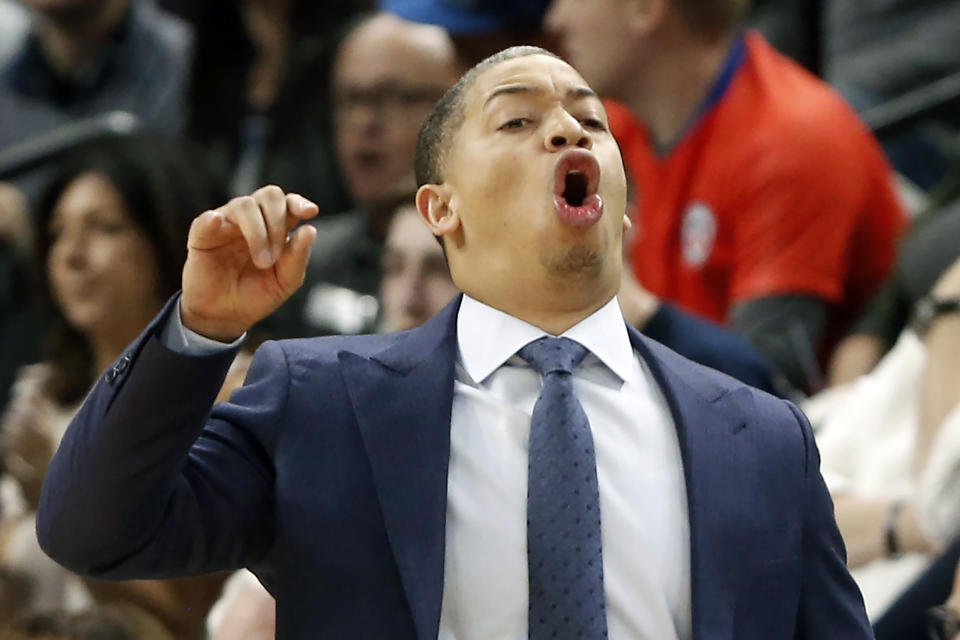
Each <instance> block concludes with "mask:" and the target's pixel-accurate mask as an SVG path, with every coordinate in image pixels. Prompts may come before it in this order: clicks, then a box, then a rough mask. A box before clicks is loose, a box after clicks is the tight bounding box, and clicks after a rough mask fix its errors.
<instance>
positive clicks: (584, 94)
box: [483, 83, 599, 108]
mask: <svg viewBox="0 0 960 640" xmlns="http://www.w3.org/2000/svg"><path fill="white" fill-rule="evenodd" d="M543 92H544V90H543V89H541V88H540V87H534V86H532V85H529V84H519V83H518V84H505V85H503V86H501V87H497V88H496V89H494V90H493V91H491V92H490V95H488V96H487V99H486V100H484V102H483V107H484V108H486V107H487V105H489V104H490V103H491V102H492V101H493V99H494V98H498V97H500V96H503V95H513V94H518V93H543ZM567 98H573V99H576V100H579V99H582V98H598V99H599V96H597V93H596V91H594V90H593V89H591V88H590V87H583V86H579V87H573V88H571V89H569V90H568V91H567Z"/></svg>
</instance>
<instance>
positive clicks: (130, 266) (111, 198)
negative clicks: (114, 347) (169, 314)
mask: <svg viewBox="0 0 960 640" xmlns="http://www.w3.org/2000/svg"><path fill="white" fill-rule="evenodd" d="M49 233H50V239H51V245H50V253H49V255H48V257H47V277H48V278H49V280H50V286H51V289H52V291H53V297H54V301H55V302H56V303H57V305H58V306H59V307H60V310H61V312H62V313H63V315H64V316H65V317H66V319H67V322H69V323H70V324H71V326H73V327H74V328H75V329H77V330H79V331H81V332H82V333H85V334H88V335H89V334H95V333H105V332H120V335H128V334H130V333H131V332H133V334H134V335H135V334H136V332H137V331H139V330H140V329H142V328H143V326H144V325H145V324H146V320H148V319H149V318H150V317H152V316H153V314H155V313H156V312H157V311H159V309H160V306H161V300H160V297H159V295H158V293H157V273H158V269H157V265H156V260H155V258H154V252H153V247H152V246H151V244H150V242H149V241H148V239H147V238H146V236H145V235H144V234H143V233H142V232H141V231H140V230H139V229H138V228H137V227H136V226H135V225H134V224H133V222H132V221H131V219H130V216H129V214H128V213H127V210H126V205H125V204H124V202H123V200H122V199H121V197H120V194H119V193H118V192H117V190H116V189H115V188H114V187H113V185H112V184H111V183H110V182H109V181H108V180H107V179H106V178H104V177H103V176H102V175H100V174H97V173H86V174H83V175H81V176H79V177H78V178H76V179H75V180H74V181H73V182H71V183H70V184H69V185H67V188H66V189H65V190H64V191H63V194H62V195H61V196H60V199H59V200H58V201H57V204H56V206H55V208H54V211H53V215H52V217H51V219H50V228H49ZM128 325H130V326H128ZM133 325H136V326H133Z"/></svg>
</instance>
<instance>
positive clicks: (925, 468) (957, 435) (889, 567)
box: [805, 260, 960, 619]
mask: <svg viewBox="0 0 960 640" xmlns="http://www.w3.org/2000/svg"><path fill="white" fill-rule="evenodd" d="M934 303H935V305H934V306H931V305H933V304H934ZM805 410H806V411H807V413H808V415H809V416H810V418H811V422H812V423H813V425H814V428H815V429H816V430H817V431H816V434H817V444H818V446H819V448H820V454H821V458H822V464H821V470H822V472H823V476H824V480H825V481H826V482H827V486H828V487H829V488H830V491H831V494H832V496H833V498H834V505H835V509H836V514H837V523H838V525H839V527H840V531H841V533H842V534H843V536H844V541H845V543H846V545H847V551H848V563H849V564H850V566H851V567H852V568H854V570H853V572H852V573H853V576H854V578H855V579H856V580H857V583H858V584H859V585H860V588H861V590H862V592H863V595H864V600H865V602H866V605H867V612H868V614H869V615H870V616H871V619H876V617H877V616H878V615H879V614H881V613H882V612H883V611H884V610H885V609H886V607H887V606H888V605H889V604H890V602H891V601H892V600H893V599H894V598H895V597H896V596H897V595H898V594H899V593H900V592H901V591H903V589H904V588H905V587H906V586H907V585H908V584H909V583H910V581H911V580H912V579H913V578H915V577H916V575H917V574H918V573H919V572H920V571H921V570H922V569H923V567H924V566H926V565H927V564H928V563H929V562H930V560H931V558H932V555H933V554H934V553H935V552H936V551H937V550H938V549H939V548H942V547H943V546H945V545H946V544H947V543H948V542H949V541H951V540H953V539H954V538H956V537H957V536H958V535H960V260H957V261H956V262H955V263H954V264H953V265H952V266H951V267H950V268H949V269H947V270H946V273H944V274H943V275H942V276H941V277H940V278H939V280H938V281H937V283H936V285H935V286H934V287H933V289H932V291H931V292H930V296H929V298H926V299H925V300H924V301H922V302H921V303H920V304H919V305H918V307H917V320H916V321H915V322H914V324H913V325H912V326H911V328H910V329H907V330H905V331H904V332H903V334H902V335H901V336H900V339H899V340H898V342H897V344H896V346H895V347H894V348H893V349H892V350H891V351H890V352H889V353H888V354H887V355H886V356H885V357H884V359H883V360H882V361H881V362H880V364H879V365H878V366H877V367H876V369H874V370H873V371H872V372H871V373H870V374H869V375H867V376H863V377H862V378H860V379H858V380H857V381H855V382H854V383H852V384H850V385H848V386H846V387H839V388H834V389H831V390H829V391H827V392H825V394H824V395H821V396H819V397H815V398H812V399H811V400H810V401H809V402H808V403H807V405H806V406H805Z"/></svg>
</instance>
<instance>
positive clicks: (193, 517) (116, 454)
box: [37, 304, 287, 579]
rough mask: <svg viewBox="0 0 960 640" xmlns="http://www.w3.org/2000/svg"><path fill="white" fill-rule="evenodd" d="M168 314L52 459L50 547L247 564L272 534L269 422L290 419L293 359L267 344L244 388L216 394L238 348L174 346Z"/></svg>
mask: <svg viewBox="0 0 960 640" xmlns="http://www.w3.org/2000/svg"><path fill="white" fill-rule="evenodd" d="M172 306H173V305H172V304H171V305H168V307H167V309H166V310H165V311H164V313H163V314H161V317H160V318H158V319H157V320H156V321H154V322H153V323H152V324H151V326H150V327H148V329H147V330H146V331H145V332H144V334H143V335H142V336H141V337H140V338H139V339H138V340H137V341H136V342H135V343H134V344H133V346H132V347H131V348H130V349H128V351H127V353H126V354H125V355H124V356H123V357H121V359H120V360H119V361H118V363H117V365H116V366H114V367H113V368H112V369H111V370H110V371H108V372H107V374H106V375H104V376H102V377H101V379H100V380H99V381H98V382H97V384H96V385H95V386H94V388H93V390H92V391H91V392H90V395H89V396H88V397H87V399H86V401H85V402H84V404H83V406H82V408H81V409H80V411H79V413H78V414H77V416H76V417H75V418H74V420H73V422H72V423H71V425H70V427H69V429H68V430H67V433H66V435H65V436H64V438H63V441H62V443H61V445H60V448H59V450H58V451H57V453H56V455H55V456H54V457H53V460H52V461H51V464H50V468H49V471H48V474H47V477H46V480H45V483H44V488H43V493H42V496H41V500H40V505H39V509H38V514H37V535H38V538H39V540H40V544H41V546H42V548H43V549H44V551H46V553H47V554H49V555H50V556H51V557H53V558H54V559H55V560H57V561H58V562H60V563H61V564H63V565H64V566H66V567H67V568H69V569H71V570H72V571H75V572H77V573H80V574H82V575H88V576H94V577H99V578H117V579H127V578H164V577H170V576H174V575H184V574H196V573H204V572H210V571H216V570H221V569H232V568H237V567H241V566H249V565H251V564H255V563H257V562H258V561H259V560H261V559H262V558H263V557H264V556H265V555H266V553H267V552H268V550H269V546H270V543H271V539H272V513H273V509H272V495H273V491H272V489H273V478H274V475H273V466H272V462H271V460H270V456H269V454H268V451H267V449H268V447H269V445H265V444H264V442H263V439H262V437H260V436H262V434H263V433H265V431H264V429H265V428H267V427H266V426H265V425H277V424H279V423H280V421H281V420H282V414H283V411H284V408H285V403H286V390H287V383H286V380H287V378H286V361H285V358H284V355H283V352H282V350H281V349H280V348H279V347H278V346H277V345H275V344H270V345H265V346H264V347H262V348H261V349H260V350H259V351H258V353H257V356H256V357H255V358H254V363H253V364H252V365H251V369H250V372H249V374H248V377H247V383H246V385H245V387H244V388H242V389H240V390H238V391H237V392H235V394H234V396H233V398H232V400H231V403H229V404H227V405H223V406H219V407H217V408H216V409H214V410H213V412H212V414H211V406H212V405H213V402H214V398H215V397H216V395H217V392H218V391H219V389H220V386H221V384H222V382H223V379H224V376H225V375H226V372H227V370H228V368H229V366H230V363H231V361H232V359H233V356H234V354H235V351H233V350H231V351H228V352H224V353H218V354H214V355H210V356H202V357H198V356H186V355H182V354H178V353H175V352H173V351H171V350H169V349H167V348H166V347H164V346H163V345H162V344H161V342H160V338H159V333H160V328H162V326H163V325H164V318H165V317H166V314H169V313H170V309H171V307H172Z"/></svg>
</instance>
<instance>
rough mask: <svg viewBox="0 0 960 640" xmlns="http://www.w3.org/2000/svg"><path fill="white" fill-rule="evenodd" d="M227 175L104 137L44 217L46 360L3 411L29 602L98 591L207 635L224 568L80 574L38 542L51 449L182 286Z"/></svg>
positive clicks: (16, 561) (8, 519)
mask: <svg viewBox="0 0 960 640" xmlns="http://www.w3.org/2000/svg"><path fill="white" fill-rule="evenodd" d="M223 198H224V195H223V193H222V189H220V188H219V186H218V184H217V182H216V181H215V180H214V179H213V178H212V177H211V176H210V175H209V174H207V173H206V172H205V171H204V169H203V167H202V164H201V163H198V162H197V160H196V158H195V157H193V156H192V155H190V154H188V153H186V152H185V151H184V150H182V149H181V148H180V147H179V146H177V145H175V144H174V143H172V142H167V141H164V140H160V139H152V138H137V139H125V138H119V139H107V140H100V141H96V142H93V143H91V144H88V145H86V146H84V147H82V148H79V149H77V150H75V151H74V153H73V154H72V155H71V156H70V158H68V159H67V160H65V162H64V164H63V166H62V167H61V168H59V169H58V171H57V173H56V176H55V177H54V179H53V181H52V183H51V185H50V186H49V188H48V189H47V191H46V192H45V193H44V194H43V196H42V197H41V198H40V201H39V206H38V210H37V215H36V220H35V225H36V226H35V234H34V235H35V238H36V252H37V259H38V264H39V265H42V273H43V277H42V278H41V285H42V288H43V299H44V301H45V303H46V307H47V309H48V320H47V331H46V344H45V354H46V360H45V361H44V362H41V363H39V364H35V365H30V366H28V367H24V368H23V369H22V371H21V372H20V374H19V376H18V379H17V382H16V383H15V385H14V387H13V395H12V398H11V400H10V403H9V405H8V407H7V410H6V412H5V414H4V417H3V421H2V430H0V433H2V436H0V452H2V456H3V462H4V466H5V467H6V471H7V472H8V474H9V475H8V476H7V477H5V478H3V479H2V481H0V501H2V519H0V541H2V546H0V570H2V571H4V572H6V573H8V574H11V575H12V576H14V577H18V576H19V577H23V578H26V579H27V580H28V581H29V582H28V587H29V591H30V592H29V596H28V597H29V600H28V602H27V603H26V604H25V605H24V612H38V611H42V610H60V609H64V610H66V611H78V610H82V609H84V608H85V607H87V606H89V604H90V602H91V598H92V599H94V600H97V601H100V602H125V603H132V604H136V605H138V606H141V607H143V608H145V609H146V610H148V611H150V612H151V613H152V614H154V615H156V616H157V617H158V618H160V619H161V620H163V622H164V623H165V624H166V625H167V626H168V627H169V628H170V630H171V631H172V632H173V633H175V634H176V635H177V637H180V638H192V637H198V636H199V632H200V630H201V625H202V620H203V616H204V615H205V613H206V609H207V607H208V606H209V605H210V604H211V603H212V602H213V599H214V598H215V596H216V593H217V591H218V589H219V584H220V580H221V579H222V578H221V577H217V576H213V577H204V578H196V579H184V580H178V581H168V582H156V581H135V582H128V583H108V582H104V581H95V580H84V581H81V580H80V579H79V578H77V577H75V576H71V575H70V574H69V573H68V572H67V571H66V570H65V569H62V568H60V567H59V566H57V565H56V564H54V563H53V561H52V560H50V559H49V558H47V557H46V556H45V555H44V554H43V553H42V552H41V550H40V548H39V546H38V543H37V539H36V532H35V525H34V512H35V509H36V504H37V500H38V498H39V493H40V488H41V485H42V482H43V478H44V475H45V472H46V466H47V464H48V462H49V459H50V457H51V455H52V453H53V451H54V450H55V449H56V446H57V444H58V443H59V441H60V438H61V437H62V435H63V432H64V430H65V429H66V426H67V424H68V423H69V420H70V418H71V417H72V415H73V413H74V411H75V409H76V407H77V405H78V404H79V402H80V401H81V400H82V398H83V396H84V394H85V393H86V391H87V389H88V388H89V386H90V385H91V384H92V382H93V381H94V380H95V378H96V376H97V375H98V372H100V371H104V370H106V369H107V368H108V367H109V366H110V365H111V364H112V363H113V362H114V361H115V360H116V359H117V358H118V357H119V356H120V355H121V353H122V350H123V348H124V347H125V346H126V345H127V344H128V343H129V342H130V341H131V340H132V339H133V338H135V337H136V335H137V334H138V333H139V332H140V331H142V330H143V329H144V328H145V327H146V325H147V323H148V322H149V321H150V319H151V318H152V317H153V316H154V315H155V314H156V313H157V312H158V311H159V310H160V308H161V307H162V305H163V302H164V300H165V299H166V298H167V297H168V296H170V295H172V294H173V292H174V291H176V289H177V288H178V287H179V281H180V273H181V270H182V267H183V262H184V260H185V256H186V237H187V230H188V229H189V225H190V223H191V221H192V219H193V217H194V216H195V215H196V214H197V213H198V212H201V211H203V210H205V209H207V208H210V207H213V206H216V205H217V203H219V202H222V201H223Z"/></svg>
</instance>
